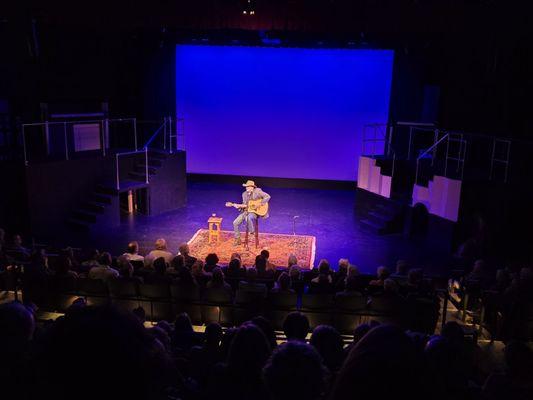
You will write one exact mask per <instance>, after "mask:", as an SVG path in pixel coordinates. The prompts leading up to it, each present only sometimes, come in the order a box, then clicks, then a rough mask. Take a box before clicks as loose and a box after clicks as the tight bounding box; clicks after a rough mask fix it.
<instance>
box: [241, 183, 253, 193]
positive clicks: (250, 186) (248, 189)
mask: <svg viewBox="0 0 533 400" xmlns="http://www.w3.org/2000/svg"><path fill="white" fill-rule="evenodd" d="M242 186H244V187H245V189H246V192H248V193H251V192H253V191H254V189H255V188H256V186H255V182H254V181H251V180H247V181H246V183H243V184H242Z"/></svg>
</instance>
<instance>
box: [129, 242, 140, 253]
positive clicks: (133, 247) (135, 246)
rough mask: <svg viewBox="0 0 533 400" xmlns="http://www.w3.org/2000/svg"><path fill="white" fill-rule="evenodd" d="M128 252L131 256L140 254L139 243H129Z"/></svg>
mask: <svg viewBox="0 0 533 400" xmlns="http://www.w3.org/2000/svg"><path fill="white" fill-rule="evenodd" d="M126 252H127V253H129V254H137V253H139V243H137V242H136V241H133V242H129V243H128V248H127V250H126Z"/></svg>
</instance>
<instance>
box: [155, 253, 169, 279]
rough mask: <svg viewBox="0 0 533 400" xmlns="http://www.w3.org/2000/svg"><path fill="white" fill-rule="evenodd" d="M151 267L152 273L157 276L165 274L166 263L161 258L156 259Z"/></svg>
mask: <svg viewBox="0 0 533 400" xmlns="http://www.w3.org/2000/svg"><path fill="white" fill-rule="evenodd" d="M152 265H153V267H154V271H155V272H156V273H157V274H159V275H164V274H165V273H166V272H167V262H166V261H165V259H164V258H163V257H158V258H156V259H155V260H154V263H153V264H152Z"/></svg>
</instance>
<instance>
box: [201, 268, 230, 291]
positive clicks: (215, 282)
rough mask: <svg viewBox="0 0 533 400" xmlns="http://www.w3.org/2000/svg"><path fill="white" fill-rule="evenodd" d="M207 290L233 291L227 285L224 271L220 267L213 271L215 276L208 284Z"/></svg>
mask: <svg viewBox="0 0 533 400" xmlns="http://www.w3.org/2000/svg"><path fill="white" fill-rule="evenodd" d="M206 287H207V289H208V290H209V289H224V290H228V291H231V286H230V285H229V284H227V283H226V281H225V279H224V274H223V273H222V269H220V267H216V268H215V269H214V270H213V275H212V276H211V280H210V281H209V282H207V286H206Z"/></svg>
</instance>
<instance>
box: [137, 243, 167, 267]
mask: <svg viewBox="0 0 533 400" xmlns="http://www.w3.org/2000/svg"><path fill="white" fill-rule="evenodd" d="M159 257H163V258H164V259H165V261H166V263H167V264H169V265H170V262H171V261H172V259H173V258H174V254H172V253H171V252H170V251H168V250H167V241H166V240H165V239H157V240H156V241H155V250H152V251H151V252H150V253H148V255H147V256H146V257H144V266H145V267H146V268H152V264H153V262H154V260H156V259H158V258H159Z"/></svg>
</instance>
